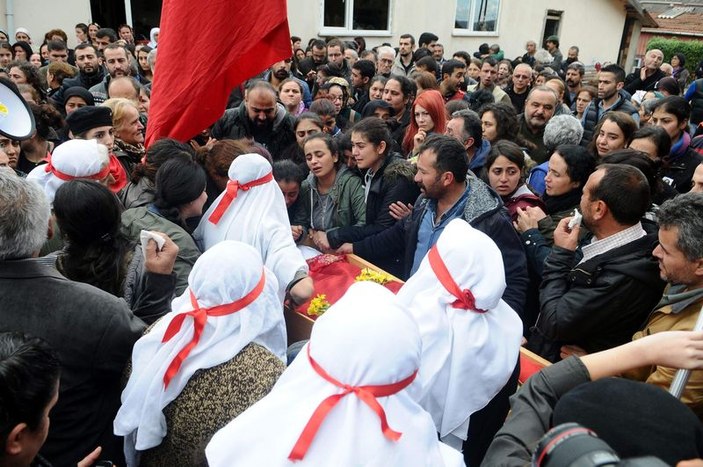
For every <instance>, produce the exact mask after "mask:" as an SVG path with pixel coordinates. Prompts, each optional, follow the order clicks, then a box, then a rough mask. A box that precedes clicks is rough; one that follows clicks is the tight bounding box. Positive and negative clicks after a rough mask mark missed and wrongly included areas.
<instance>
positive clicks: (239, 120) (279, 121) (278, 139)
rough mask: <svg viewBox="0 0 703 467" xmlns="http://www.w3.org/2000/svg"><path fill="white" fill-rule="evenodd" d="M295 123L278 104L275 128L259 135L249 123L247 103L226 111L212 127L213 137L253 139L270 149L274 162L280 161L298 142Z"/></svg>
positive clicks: (274, 121) (274, 122)
mask: <svg viewBox="0 0 703 467" xmlns="http://www.w3.org/2000/svg"><path fill="white" fill-rule="evenodd" d="M294 123H295V119H294V118H293V117H292V116H291V115H290V114H288V112H286V110H285V109H284V108H283V106H282V105H281V104H277V110H276V117H275V118H274V120H273V126H272V127H271V129H270V130H268V131H265V132H261V133H258V134H257V133H256V130H255V129H254V128H252V125H251V123H250V121H249V116H248V115H247V109H246V103H245V102H242V103H241V104H240V105H239V107H237V108H234V109H228V110H225V114H224V115H223V116H222V117H221V118H220V119H219V120H218V121H217V122H215V124H214V125H213V127H212V137H213V138H215V139H218V140H219V139H240V138H253V139H254V141H256V142H257V143H259V144H261V145H262V146H264V147H265V148H266V149H268V151H269V152H270V153H271V157H272V158H273V160H278V159H280V155H281V154H282V153H283V151H284V149H286V148H287V147H288V146H289V145H290V144H291V143H294V142H295V141H296V140H295V131H294V130H293V124H294Z"/></svg>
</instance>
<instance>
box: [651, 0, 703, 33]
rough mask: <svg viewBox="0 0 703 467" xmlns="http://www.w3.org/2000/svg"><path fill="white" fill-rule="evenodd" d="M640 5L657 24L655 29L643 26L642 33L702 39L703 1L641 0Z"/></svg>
mask: <svg viewBox="0 0 703 467" xmlns="http://www.w3.org/2000/svg"><path fill="white" fill-rule="evenodd" d="M640 4H641V5H642V7H643V8H645V9H646V10H647V11H648V12H649V13H650V14H651V15H652V16H653V17H654V20H655V21H656V23H657V27H656V29H654V28H652V26H649V25H643V26H645V27H643V28H642V31H643V32H654V33H657V34H671V35H686V36H700V37H703V30H702V29H701V25H702V24H703V0H685V1H679V2H670V1H663V0H652V1H647V0H641V1H640Z"/></svg>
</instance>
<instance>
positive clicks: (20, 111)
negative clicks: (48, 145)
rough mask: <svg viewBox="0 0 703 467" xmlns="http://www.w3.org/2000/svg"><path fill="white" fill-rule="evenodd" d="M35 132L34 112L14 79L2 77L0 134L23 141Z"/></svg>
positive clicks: (0, 81)
mask: <svg viewBox="0 0 703 467" xmlns="http://www.w3.org/2000/svg"><path fill="white" fill-rule="evenodd" d="M33 133H34V114H33V113H32V110H31V109H30V108H29V104H27V101H25V100H24V98H23V97H22V94H20V91H19V89H17V86H16V85H15V83H13V82H12V81H10V80H8V79H6V78H1V77H0V135H3V136H5V137H6V138H9V139H12V140H15V141H21V140H25V139H27V138H30V137H31V136H32V134H33Z"/></svg>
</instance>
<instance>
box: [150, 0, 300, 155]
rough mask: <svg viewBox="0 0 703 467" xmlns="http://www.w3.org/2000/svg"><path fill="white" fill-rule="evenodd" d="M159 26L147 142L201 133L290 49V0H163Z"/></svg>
mask: <svg viewBox="0 0 703 467" xmlns="http://www.w3.org/2000/svg"><path fill="white" fill-rule="evenodd" d="M160 28H161V33H160V35H159V48H158V55H157V58H156V73H155V74H154V77H155V79H154V84H153V88H152V96H151V107H150V110H149V123H148V125H147V127H148V128H147V135H146V144H147V146H148V145H149V144H150V143H151V142H152V141H156V140H157V139H159V138H165V137H170V138H175V139H177V140H180V141H187V140H188V139H189V138H192V137H193V136H195V135H197V134H198V133H200V132H201V131H202V130H204V129H205V128H207V127H208V126H210V125H212V124H213V123H214V122H215V121H217V119H218V118H220V117H221V116H222V114H223V112H224V111H225V105H226V104H227V98H228V97H229V94H230V92H231V91H232V89H234V88H235V87H236V86H238V85H239V84H241V83H242V82H243V81H245V80H247V79H249V78H251V77H252V76H255V75H257V74H259V73H261V72H262V71H263V70H265V69H266V68H268V67H269V66H270V65H271V64H272V63H275V62H277V61H280V60H283V59H285V58H289V57H290V56H291V46H290V33H289V30H288V17H287V12H286V1H285V0H267V1H261V0H258V1H257V0H207V1H198V0H164V2H163V8H162V13H161V24H160Z"/></svg>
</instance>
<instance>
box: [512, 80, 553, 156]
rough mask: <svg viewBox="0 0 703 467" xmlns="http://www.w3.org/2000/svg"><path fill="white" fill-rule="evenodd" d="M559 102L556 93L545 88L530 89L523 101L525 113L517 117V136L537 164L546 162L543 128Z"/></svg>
mask: <svg viewBox="0 0 703 467" xmlns="http://www.w3.org/2000/svg"><path fill="white" fill-rule="evenodd" d="M558 102H559V98H558V97H557V95H556V93H555V92H554V91H553V90H551V89H550V88H548V87H546V86H537V87H536V88H532V90H531V91H530V93H529V94H528V95H527V100H526V101H525V111H524V112H523V113H522V114H521V115H520V116H519V117H518V120H519V122H518V123H519V124H520V131H519V133H518V134H519V135H520V137H522V138H523V139H524V140H525V141H526V142H528V143H530V145H529V146H528V149H529V153H530V157H531V158H532V160H534V161H536V162H537V163H538V164H541V163H542V162H544V161H546V160H547V149H546V148H545V147H544V141H542V138H543V137H544V127H545V126H547V122H548V121H549V119H550V118H552V116H553V115H554V111H555V109H556V107H557V104H558Z"/></svg>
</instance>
